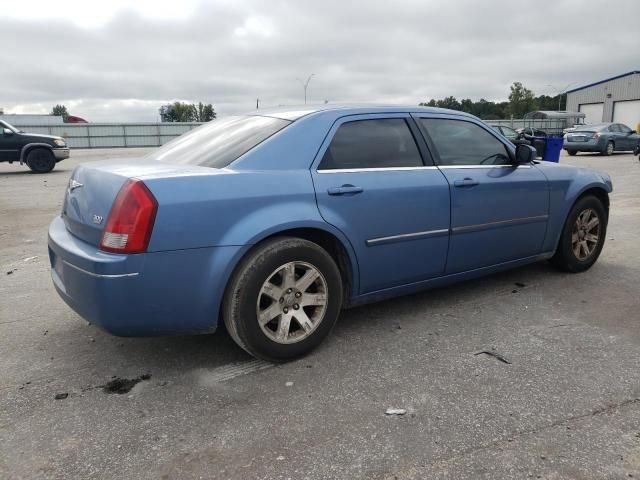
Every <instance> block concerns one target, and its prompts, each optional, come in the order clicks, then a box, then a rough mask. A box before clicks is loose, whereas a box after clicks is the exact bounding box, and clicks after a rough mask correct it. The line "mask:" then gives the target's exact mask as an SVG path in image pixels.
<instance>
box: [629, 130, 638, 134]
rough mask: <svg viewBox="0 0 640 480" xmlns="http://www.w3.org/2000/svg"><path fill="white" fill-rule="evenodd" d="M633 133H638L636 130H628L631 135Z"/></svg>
mask: <svg viewBox="0 0 640 480" xmlns="http://www.w3.org/2000/svg"><path fill="white" fill-rule="evenodd" d="M634 133H638V132H636V131H635V130H631V131H630V132H629V135H633V134H634Z"/></svg>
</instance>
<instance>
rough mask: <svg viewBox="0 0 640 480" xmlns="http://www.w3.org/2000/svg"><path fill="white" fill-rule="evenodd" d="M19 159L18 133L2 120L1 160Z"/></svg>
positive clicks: (0, 138) (0, 131)
mask: <svg viewBox="0 0 640 480" xmlns="http://www.w3.org/2000/svg"><path fill="white" fill-rule="evenodd" d="M7 160H18V142H17V140H16V134H15V133H14V132H13V130H12V129H10V128H9V127H8V126H7V125H5V124H4V122H0V161H7Z"/></svg>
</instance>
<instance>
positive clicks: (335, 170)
mask: <svg viewBox="0 0 640 480" xmlns="http://www.w3.org/2000/svg"><path fill="white" fill-rule="evenodd" d="M437 169H438V167H432V166H429V167H426V166H425V167H380V168H329V169H327V170H316V172H318V173H359V172H404V171H408V170H437Z"/></svg>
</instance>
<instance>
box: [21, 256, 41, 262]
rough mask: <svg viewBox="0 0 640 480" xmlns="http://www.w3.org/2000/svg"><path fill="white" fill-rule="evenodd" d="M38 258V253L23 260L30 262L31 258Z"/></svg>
mask: <svg viewBox="0 0 640 480" xmlns="http://www.w3.org/2000/svg"><path fill="white" fill-rule="evenodd" d="M36 258H38V256H37V255H35V256H33V257H27V258H25V259H24V260H23V262H30V261H31V260H35V259H36Z"/></svg>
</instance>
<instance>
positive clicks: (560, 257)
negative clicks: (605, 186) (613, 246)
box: [551, 195, 608, 273]
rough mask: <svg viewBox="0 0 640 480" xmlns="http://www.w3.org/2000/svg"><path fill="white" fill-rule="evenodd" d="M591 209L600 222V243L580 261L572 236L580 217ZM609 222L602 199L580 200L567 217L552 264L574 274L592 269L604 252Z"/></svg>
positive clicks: (585, 197) (583, 198) (589, 197)
mask: <svg viewBox="0 0 640 480" xmlns="http://www.w3.org/2000/svg"><path fill="white" fill-rule="evenodd" d="M589 209H591V210H592V211H593V212H594V213H595V215H597V217H598V220H599V225H600V229H599V231H598V241H597V243H596V244H595V248H593V250H592V252H591V254H590V255H589V256H588V257H586V258H584V259H580V258H578V256H577V255H576V253H575V252H574V250H573V243H572V236H573V234H574V227H575V225H576V221H577V220H578V216H579V215H581V214H582V213H583V212H585V211H587V210H589ZM607 221H608V216H607V211H606V210H605V207H604V205H602V202H601V201H600V199H598V198H597V197H595V196H593V195H587V196H584V197H582V198H580V199H579V200H578V201H577V202H576V203H575V205H574V206H573V207H572V208H571V211H570V212H569V215H568V216H567V220H566V222H565V224H564V227H563V228H562V234H561V235H560V241H559V242H558V247H557V248H556V253H555V254H554V256H553V257H552V258H551V263H552V264H553V265H554V266H556V267H557V268H559V269H561V270H564V271H565V272H572V273H579V272H584V271H585V270H588V269H589V268H591V266H592V265H593V264H594V263H596V260H598V257H599V256H600V252H602V247H603V246H604V240H605V237H606V235H607Z"/></svg>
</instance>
